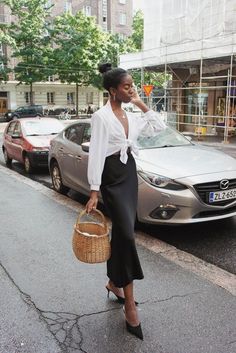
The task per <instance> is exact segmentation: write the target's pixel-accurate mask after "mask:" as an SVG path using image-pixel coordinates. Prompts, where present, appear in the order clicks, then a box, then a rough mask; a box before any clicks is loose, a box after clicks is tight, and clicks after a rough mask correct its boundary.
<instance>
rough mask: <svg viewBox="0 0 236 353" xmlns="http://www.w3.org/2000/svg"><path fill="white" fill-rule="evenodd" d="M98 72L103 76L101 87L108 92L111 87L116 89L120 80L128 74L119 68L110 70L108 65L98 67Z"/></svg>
mask: <svg viewBox="0 0 236 353" xmlns="http://www.w3.org/2000/svg"><path fill="white" fill-rule="evenodd" d="M98 70H99V72H100V73H101V74H103V87H104V88H105V89H106V90H107V91H108V92H109V89H110V88H111V87H113V88H117V87H118V85H119V84H120V83H121V80H122V78H123V77H124V76H125V75H127V74H128V72H127V71H126V70H124V69H121V68H115V69H112V67H111V64H110V63H106V64H101V65H99V67H98Z"/></svg>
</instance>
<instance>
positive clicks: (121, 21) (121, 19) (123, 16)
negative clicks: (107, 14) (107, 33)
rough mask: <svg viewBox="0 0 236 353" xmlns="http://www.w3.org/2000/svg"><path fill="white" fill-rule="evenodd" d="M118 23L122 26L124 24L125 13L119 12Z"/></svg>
mask: <svg viewBox="0 0 236 353" xmlns="http://www.w3.org/2000/svg"><path fill="white" fill-rule="evenodd" d="M119 24H120V25H122V26H124V25H126V14H125V13H120V18H119Z"/></svg>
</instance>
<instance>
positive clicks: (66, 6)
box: [64, 0, 72, 13]
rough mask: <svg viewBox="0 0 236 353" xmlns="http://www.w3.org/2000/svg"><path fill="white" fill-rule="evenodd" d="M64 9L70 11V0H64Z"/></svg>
mask: <svg viewBox="0 0 236 353" xmlns="http://www.w3.org/2000/svg"><path fill="white" fill-rule="evenodd" d="M64 10H65V12H70V13H72V1H71V0H66V2H65V5H64Z"/></svg>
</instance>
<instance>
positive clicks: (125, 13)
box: [0, 0, 133, 115]
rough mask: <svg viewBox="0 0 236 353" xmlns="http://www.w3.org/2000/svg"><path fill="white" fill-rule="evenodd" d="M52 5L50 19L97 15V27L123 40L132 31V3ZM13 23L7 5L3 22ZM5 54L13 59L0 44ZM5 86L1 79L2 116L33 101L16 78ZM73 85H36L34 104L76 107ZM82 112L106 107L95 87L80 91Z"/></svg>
mask: <svg viewBox="0 0 236 353" xmlns="http://www.w3.org/2000/svg"><path fill="white" fill-rule="evenodd" d="M48 5H51V6H52V8H51V16H52V17H55V16H58V15H60V14H63V13H64V12H71V13H72V14H75V13H76V12H78V11H83V12H84V14H86V15H87V16H95V17H96V20H97V23H98V25H100V26H101V27H102V28H103V30H104V31H110V32H112V33H118V34H119V35H120V36H121V37H125V36H129V35H130V34H131V32H132V15H133V12H132V11H133V7H132V0H48ZM10 21H11V14H10V12H9V9H8V7H7V6H4V5H1V4H0V22H1V23H8V22H10ZM1 53H3V54H4V55H5V56H7V57H8V58H10V56H11V55H10V54H11V53H10V49H9V48H7V47H6V46H5V47H4V46H3V45H1V43H0V55H1ZM15 64H16V62H15V60H14V59H10V60H9V66H10V67H14V66H15ZM9 79H10V80H9V81H8V82H7V83H4V82H3V81H1V78H0V115H3V114H4V113H5V112H6V111H8V110H14V109H16V108H17V107H19V106H22V105H28V104H29V102H30V97H29V86H28V85H25V84H20V85H18V82H16V81H15V80H14V76H13V75H11V76H10V77H9ZM75 92H76V87H75V85H74V84H62V83H61V82H60V81H58V80H56V78H55V77H49V78H48V82H39V83H34V84H33V102H34V104H42V105H43V106H44V108H45V109H50V110H51V109H57V108H63V107H64V108H69V109H71V110H74V108H75V94H76V93H75ZM78 101H79V112H85V111H86V110H87V108H88V106H90V107H92V108H94V109H97V108H98V107H99V106H101V105H102V104H103V94H102V93H101V92H100V91H99V90H97V89H96V88H94V87H80V88H79V99H78Z"/></svg>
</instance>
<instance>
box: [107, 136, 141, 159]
mask: <svg viewBox="0 0 236 353" xmlns="http://www.w3.org/2000/svg"><path fill="white" fill-rule="evenodd" d="M131 152H134V153H135V154H136V155H138V147H137V146H136V145H135V144H134V143H133V142H131V141H129V140H127V141H126V143H125V144H124V145H123V146H122V148H121V150H120V151H118V152H116V153H114V154H113V155H120V161H121V162H122V163H124V164H126V163H127V160H128V155H129V154H130V153H131Z"/></svg>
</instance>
